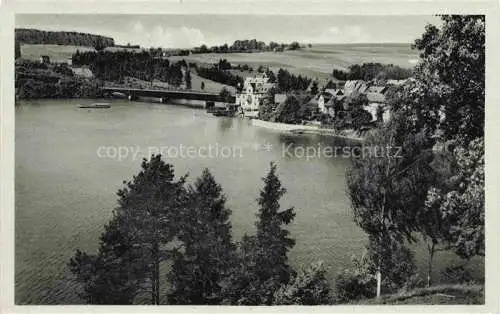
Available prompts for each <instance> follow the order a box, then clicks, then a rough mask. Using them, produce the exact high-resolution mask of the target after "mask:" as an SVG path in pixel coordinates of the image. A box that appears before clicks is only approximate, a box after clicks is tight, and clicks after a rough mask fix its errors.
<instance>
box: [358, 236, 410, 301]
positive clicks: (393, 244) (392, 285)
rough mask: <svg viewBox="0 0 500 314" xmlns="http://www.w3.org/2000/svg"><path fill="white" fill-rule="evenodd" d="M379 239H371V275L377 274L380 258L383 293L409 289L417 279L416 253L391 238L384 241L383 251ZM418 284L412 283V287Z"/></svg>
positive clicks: (369, 251)
mask: <svg viewBox="0 0 500 314" xmlns="http://www.w3.org/2000/svg"><path fill="white" fill-rule="evenodd" d="M377 241H379V240H378V239H371V240H370V243H369V245H368V249H367V252H368V259H369V260H370V263H369V265H368V267H369V270H370V273H371V274H375V272H376V271H377V264H378V261H379V258H380V261H381V264H380V265H381V267H380V272H381V274H382V278H383V279H382V291H384V292H386V293H393V292H396V291H398V290H400V289H402V288H403V287H406V288H408V284H409V283H410V281H414V279H415V278H416V275H417V273H416V266H415V259H414V253H413V252H412V251H411V250H410V249H408V248H407V247H406V246H404V245H403V244H402V243H400V242H398V241H394V240H391V239H390V238H389V237H387V239H383V240H382V242H383V243H382V245H381V249H380V248H379V246H378V245H379V243H377ZM415 284H418V283H417V282H412V283H411V285H415Z"/></svg>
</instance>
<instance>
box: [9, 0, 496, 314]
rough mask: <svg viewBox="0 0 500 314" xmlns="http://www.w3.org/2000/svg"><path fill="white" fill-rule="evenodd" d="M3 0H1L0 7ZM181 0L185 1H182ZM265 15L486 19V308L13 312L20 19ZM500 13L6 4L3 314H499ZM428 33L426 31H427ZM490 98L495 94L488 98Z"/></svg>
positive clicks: (379, 6)
mask: <svg viewBox="0 0 500 314" xmlns="http://www.w3.org/2000/svg"><path fill="white" fill-rule="evenodd" d="M1 1H2V0H0V3H1ZM180 1H182V2H180ZM20 13H45V14H51V13H52V14H64V13H73V14H263V15H301V14H308V15H429V14H484V15H486V91H487V92H486V122H485V134H486V135H485V136H486V138H485V145H486V156H485V158H486V169H485V171H486V231H487V236H486V252H487V255H486V261H485V267H486V269H485V280H486V282H485V301H486V303H485V305H468V306H458V305H457V306H455V305H453V306H451V305H450V306H444V305H441V306H420V305H405V306H397V305H391V306H383V305H372V306H360V305H356V306H354V305H353V306H347V305H342V306H340V305H339V306H316V307H307V306H306V307H298V306H274V307H233V306H231V307H230V306H225V307H223V306H214V307H206V306H27V305H22V306H19V305H14V239H15V238H14V195H15V194H14V161H15V158H14V152H15V149H14V148H15V146H14V129H15V125H14V124H15V119H14V25H15V14H20ZM499 13H500V9H499V3H498V2H496V1H494V0H489V1H482V0H469V1H453V0H444V1H429V0H427V1H412V0H400V1H396V0H392V1H390V0H389V1H387V0H386V1H380V0H377V1H370V2H367V1H366V0H365V1H364V0H358V1H355V0H353V1H345V0H313V1H299V0H275V1H268V0H212V1H208V0H164V1H147V0H142V1H134V2H131V1H127V2H125V1H119V0H104V1H102V0H101V1H99V2H97V1H96V2H94V1H92V0H82V1H78V0H59V1H43V0H38V1H22V0H19V1H16V0H3V4H2V6H1V7H0V25H1V26H0V31H1V34H0V35H1V37H0V40H1V41H0V42H1V44H0V47H1V48H0V49H1V54H0V73H1V77H0V95H1V107H0V117H1V123H0V135H1V138H0V140H1V141H0V148H1V152H0V174H1V186H0V187H1V189H0V209H1V213H0V214H1V216H0V217H1V219H0V243H1V249H0V261H1V269H0V270H1V272H0V278H1V281H0V283H1V286H0V300H1V305H0V306H1V307H0V309H1V312H2V313H28V312H40V313H65V312H71V313H132V312H133V313H143V312H153V311H154V312H158V311H168V312H172V311H173V312H175V313H191V312H196V311H201V312H213V313H218V312H232V313H245V312H247V311H251V312H254V313H271V312H274V313H277V312H279V313H281V312H298V311H300V312H304V313H311V312H315V313H330V312H341V313H344V312H356V313H367V312H370V313H395V312H409V313H411V312H414V313H418V312H424V313H436V312H442V313H499V295H500V289H499V283H500V276H499V270H500V262H499V261H500V255H499V247H500V245H499V244H500V243H499V241H498V240H499V234H500V233H499V231H498V229H497V227H498V226H499V225H500V219H499V217H500V215H499V212H500V206H499V204H500V198H499V196H500V190H499V174H500V167H499V164H498V157H497V156H498V153H499V152H500V136H498V134H499V132H498V131H500V94H499V93H497V88H498V87H499V86H500V49H499V47H500V34H499V30H500V14H499ZM422 32H423V30H422ZM489 91H490V92H489Z"/></svg>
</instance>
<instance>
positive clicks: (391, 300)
mask: <svg viewBox="0 0 500 314" xmlns="http://www.w3.org/2000/svg"><path fill="white" fill-rule="evenodd" d="M355 304H360V305H375V304H388V305H389V304H390V305H402V304H414V305H416V304H419V305H422V304H426V305H438V304H439V305H444V304H448V305H452V304H477V305H481V304H484V286H483V285H439V286H434V287H430V288H421V289H415V290H413V291H410V292H407V293H402V294H397V295H388V296H382V297H381V299H380V300H376V299H369V300H362V301H359V302H356V303H355Z"/></svg>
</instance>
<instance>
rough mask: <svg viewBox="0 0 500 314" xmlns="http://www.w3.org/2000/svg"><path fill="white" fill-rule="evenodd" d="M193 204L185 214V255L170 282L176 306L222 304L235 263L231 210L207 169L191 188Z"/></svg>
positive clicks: (182, 231) (172, 299)
mask: <svg viewBox="0 0 500 314" xmlns="http://www.w3.org/2000/svg"><path fill="white" fill-rule="evenodd" d="M189 199H190V205H189V206H188V210H187V212H186V213H184V214H183V219H182V222H180V224H181V226H182V227H181V233H180V235H179V239H180V240H181V241H182V242H183V243H184V247H185V250H184V253H183V254H179V255H177V257H176V258H175V259H174V264H173V267H172V272H171V276H170V282H171V284H172V287H173V288H172V292H171V293H170V295H169V301H170V302H171V303H173V304H198V305H201V304H220V303H221V302H222V295H221V282H222V281H223V280H224V279H225V277H226V276H228V274H229V272H230V269H231V268H232V266H233V262H234V260H235V249H236V247H235V245H234V243H233V242H232V239H231V223H230V221H229V218H230V215H231V210H230V209H228V208H227V207H226V198H225V196H224V195H223V194H222V188H221V186H220V185H219V184H218V183H217V182H216V181H215V178H214V177H213V176H212V174H211V173H210V172H209V171H208V169H205V170H204V171H203V174H202V175H201V177H199V178H198V179H197V180H196V182H195V183H194V186H192V187H190V189H189Z"/></svg>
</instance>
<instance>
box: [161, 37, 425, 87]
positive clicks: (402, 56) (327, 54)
mask: <svg viewBox="0 0 500 314" xmlns="http://www.w3.org/2000/svg"><path fill="white" fill-rule="evenodd" d="M417 58H418V51H415V50H412V49H411V47H410V45H409V44H351V45H340V44H339V45H337V44H330V45H326V44H325V45H314V46H313V47H312V48H304V49H302V50H297V51H284V52H257V53H226V54H219V53H207V54H193V55H190V56H176V57H171V58H170V59H171V60H181V59H185V60H186V61H188V62H198V63H215V62H218V61H219V59H227V60H228V61H229V62H231V63H232V64H248V65H249V66H252V67H254V68H257V67H258V66H259V65H264V66H269V67H270V68H271V69H272V70H277V69H279V68H286V69H287V70H289V71H290V72H292V73H294V74H302V75H306V76H309V77H317V78H323V79H324V78H327V77H329V76H330V74H331V73H332V71H333V69H334V68H337V69H346V68H347V67H348V66H349V65H352V64H357V63H364V62H380V63H386V64H388V63H392V64H396V65H399V66H401V67H405V68H411V67H413V65H414V64H415V62H416V60H417Z"/></svg>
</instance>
